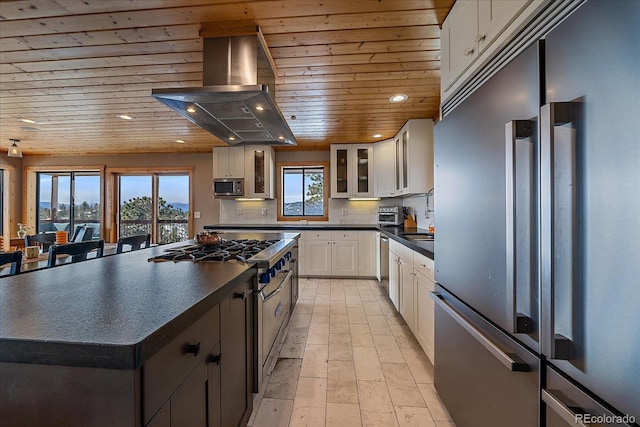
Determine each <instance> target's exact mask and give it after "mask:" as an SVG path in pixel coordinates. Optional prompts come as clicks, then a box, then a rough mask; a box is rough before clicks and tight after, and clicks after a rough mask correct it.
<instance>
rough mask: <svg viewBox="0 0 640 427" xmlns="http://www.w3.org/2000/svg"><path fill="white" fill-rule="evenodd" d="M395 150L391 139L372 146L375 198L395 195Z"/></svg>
mask: <svg viewBox="0 0 640 427" xmlns="http://www.w3.org/2000/svg"><path fill="white" fill-rule="evenodd" d="M395 150H396V148H395V141H394V140H393V139H387V140H386V141H380V142H376V143H375V144H373V164H374V165H375V168H376V174H375V196H376V197H393V196H395V195H396V178H395V176H396V151H395Z"/></svg>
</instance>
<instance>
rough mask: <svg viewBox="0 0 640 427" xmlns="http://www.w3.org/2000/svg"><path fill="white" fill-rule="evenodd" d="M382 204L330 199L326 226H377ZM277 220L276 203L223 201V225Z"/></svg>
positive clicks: (273, 222)
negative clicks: (379, 206) (379, 209)
mask: <svg viewBox="0 0 640 427" xmlns="http://www.w3.org/2000/svg"><path fill="white" fill-rule="evenodd" d="M379 204H380V202H379V201H375V200H366V201H365V200H346V199H329V221H327V222H326V223H327V224H377V222H378V215H377V214H378V205H379ZM277 216H278V205H277V201H276V200H257V201H243V202H238V201H235V200H221V201H220V223H222V224H276V223H278V221H277ZM281 222H282V223H284V222H283V221H281ZM295 222H298V221H295Z"/></svg>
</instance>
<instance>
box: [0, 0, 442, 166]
mask: <svg viewBox="0 0 640 427" xmlns="http://www.w3.org/2000/svg"><path fill="white" fill-rule="evenodd" d="M453 2H454V0H315V1H314V0H252V1H246V0H236V1H230V0H109V1H105V0H20V1H4V0H3V1H2V2H0V149H1V150H2V151H3V152H5V153H6V151H5V150H6V149H7V147H8V146H9V145H10V141H9V139H10V138H17V139H20V140H21V141H20V143H19V145H20V147H21V148H22V150H23V152H24V154H25V155H32V154H35V155H40V154H44V155H47V154H53V155H62V154H116V153H153V152H206V151H210V150H211V147H212V146H215V145H225V143H223V142H222V141H220V140H219V139H217V138H216V137H214V136H212V135H211V134H209V133H207V132H205V131H203V130H202V129H200V128H199V127H197V126H195V125H193V124H191V123H190V122H188V121H187V120H185V119H183V118H182V117H180V116H178V115H177V114H176V113H175V112H173V111H171V110H169V109H168V108H167V107H165V106H164V105H162V104H161V103H159V102H158V101H156V100H154V99H153V98H152V97H151V96H150V94H151V89H152V88H163V87H166V88H170V87H181V86H184V87H189V86H191V87H193V86H201V85H202V40H201V36H200V30H201V26H202V25H201V24H202V23H209V22H221V25H222V24H225V25H228V22H229V21H232V20H246V19H254V20H255V22H256V23H257V24H258V25H259V26H260V27H261V29H262V32H263V33H264V36H265V39H266V42H267V44H268V46H269V50H270V52H271V54H272V56H273V58H274V59H275V63H276V66H277V79H276V89H275V96H276V101H277V103H278V105H279V106H280V109H281V111H282V113H283V115H284V116H285V118H286V119H287V122H288V123H289V126H290V127H291V130H292V131H293V133H294V135H295V136H296V138H297V140H298V146H297V147H295V148H294V149H303V150H314V149H327V148H328V145H329V144H331V143H343V142H344V143H359V142H374V141H377V140H382V139H386V138H389V137H392V136H393V135H394V134H395V133H396V132H397V131H398V129H400V127H401V126H402V125H403V124H404V123H405V122H406V121H407V120H408V119H411V118H423V117H429V118H433V117H436V116H437V115H438V106H439V103H440V96H439V93H440V28H441V25H442V22H443V20H444V18H445V16H446V14H447V13H448V12H449V9H450V8H451V6H452V4H453ZM397 93H405V94H407V95H408V96H409V99H408V100H407V101H405V102H403V103H399V104H392V103H390V102H389V97H390V96H392V95H394V94H397ZM122 114H125V115H129V116H131V117H132V118H133V120H122V119H120V118H118V115H122ZM293 116H295V120H294V119H293ZM23 119H26V120H33V121H34V122H35V123H25V122H23V121H22V120H23ZM375 134H380V135H382V136H379V137H374V135H375ZM178 139H180V140H183V141H185V143H183V144H178V143H176V140H178ZM287 149H289V148H287Z"/></svg>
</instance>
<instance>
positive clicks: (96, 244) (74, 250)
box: [47, 240, 104, 267]
mask: <svg viewBox="0 0 640 427" xmlns="http://www.w3.org/2000/svg"><path fill="white" fill-rule="evenodd" d="M94 249H95V250H96V258H100V257H102V254H103V253H104V240H88V241H85V242H73V243H66V244H64V245H53V246H51V247H50V248H49V261H48V263H47V267H55V266H56V265H58V264H56V263H57V260H58V256H59V255H69V256H70V257H71V262H72V263H73V262H79V261H86V259H87V254H88V253H89V252H91V251H93V250H94Z"/></svg>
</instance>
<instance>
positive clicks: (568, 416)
mask: <svg viewBox="0 0 640 427" xmlns="http://www.w3.org/2000/svg"><path fill="white" fill-rule="evenodd" d="M541 397H542V400H543V401H544V403H546V404H547V406H548V407H549V409H551V410H552V411H553V412H555V413H556V414H558V415H559V416H560V418H562V419H563V420H564V421H566V422H567V423H569V424H571V425H572V426H579V427H587V425H586V424H584V423H583V422H582V421H580V418H581V417H582V415H583V414H584V413H585V411H583V410H582V409H581V408H578V407H574V406H569V405H566V404H565V403H563V402H562V400H560V398H559V397H557V396H555V395H554V394H553V393H552V391H549V390H545V389H542V390H541Z"/></svg>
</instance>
